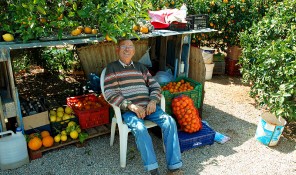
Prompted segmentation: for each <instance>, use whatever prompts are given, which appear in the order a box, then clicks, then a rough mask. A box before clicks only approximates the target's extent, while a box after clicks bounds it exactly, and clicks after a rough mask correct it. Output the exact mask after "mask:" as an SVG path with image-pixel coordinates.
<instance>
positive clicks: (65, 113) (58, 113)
mask: <svg viewBox="0 0 296 175" xmlns="http://www.w3.org/2000/svg"><path fill="white" fill-rule="evenodd" d="M49 121H50V125H51V129H52V133H53V134H57V133H59V132H60V131H62V130H63V129H64V128H66V127H67V125H68V123H69V122H71V121H74V122H76V121H77V118H76V116H75V115H74V112H73V110H72V108H70V107H69V106H65V107H63V106H61V107H58V108H56V109H51V110H50V111H49Z"/></svg>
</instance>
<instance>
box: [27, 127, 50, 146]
mask: <svg viewBox="0 0 296 175" xmlns="http://www.w3.org/2000/svg"><path fill="white" fill-rule="evenodd" d="M29 139H30V140H29V142H28V147H29V149H31V150H33V151H37V150H39V149H40V148H41V147H42V146H44V147H46V148H47V147H51V146H53V143H54V140H53V137H52V136H51V135H50V133H49V132H48V131H42V132H41V133H32V134H30V136H29Z"/></svg>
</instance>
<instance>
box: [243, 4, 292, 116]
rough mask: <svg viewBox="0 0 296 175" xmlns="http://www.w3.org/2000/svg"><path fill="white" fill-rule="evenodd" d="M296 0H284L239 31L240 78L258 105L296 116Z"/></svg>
mask: <svg viewBox="0 0 296 175" xmlns="http://www.w3.org/2000/svg"><path fill="white" fill-rule="evenodd" d="M295 9H296V0H285V1H283V2H281V3H278V4H277V5H276V6H274V7H273V8H272V9H270V10H269V11H268V13H267V14H266V16H265V17H264V18H263V19H262V20H261V21H260V22H258V23H257V24H254V25H253V26H252V27H251V28H250V29H249V30H246V31H245V32H243V33H242V34H241V35H240V41H241V46H242V47H243V55H242V57H241V59H240V64H241V65H242V69H241V71H242V74H243V80H244V81H245V82H251V83H252V84H253V85H252V87H251V96H252V97H254V98H255V99H256V100H257V102H258V104H260V106H262V107H265V108H267V109H268V110H270V111H271V112H272V113H274V114H275V115H276V116H281V117H284V118H285V119H287V120H288V121H292V120H294V121H295V120H296V13H295Z"/></svg>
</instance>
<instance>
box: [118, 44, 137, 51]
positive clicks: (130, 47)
mask: <svg viewBox="0 0 296 175" xmlns="http://www.w3.org/2000/svg"><path fill="white" fill-rule="evenodd" d="M119 47H120V49H123V50H125V49H134V48H135V47H134V46H125V45H121V46H119Z"/></svg>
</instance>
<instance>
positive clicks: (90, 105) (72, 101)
mask: <svg viewBox="0 0 296 175" xmlns="http://www.w3.org/2000/svg"><path fill="white" fill-rule="evenodd" d="M67 101H68V102H67V103H68V106H70V107H72V108H73V109H74V110H78V111H85V110H97V109H99V108H101V107H104V106H108V103H107V102H106V101H105V99H104V97H103V96H98V97H97V96H95V95H92V94H90V95H86V96H84V97H78V98H75V97H73V98H72V97H71V98H68V99H67Z"/></svg>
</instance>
